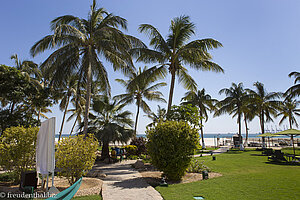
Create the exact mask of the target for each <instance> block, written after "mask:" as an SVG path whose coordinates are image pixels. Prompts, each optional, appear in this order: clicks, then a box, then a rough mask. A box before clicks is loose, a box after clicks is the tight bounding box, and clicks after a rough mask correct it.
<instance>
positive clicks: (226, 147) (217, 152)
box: [194, 146, 230, 157]
mask: <svg viewBox="0 0 300 200" xmlns="http://www.w3.org/2000/svg"><path fill="white" fill-rule="evenodd" d="M229 149H230V146H224V147H221V148H219V149H216V150H213V151H212V153H213V155H215V154H220V153H225V152H227V151H228V150H229ZM210 155H211V154H210V153H204V154H196V155H194V157H201V156H210Z"/></svg>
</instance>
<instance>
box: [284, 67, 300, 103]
mask: <svg viewBox="0 0 300 200" xmlns="http://www.w3.org/2000/svg"><path fill="white" fill-rule="evenodd" d="M293 76H294V77H295V82H294V84H295V85H293V86H292V87H290V88H289V89H287V91H286V92H285V93H284V95H285V96H287V97H288V98H294V97H298V96H300V83H298V82H300V72H291V73H290V74H289V77H293ZM297 83H298V84H297Z"/></svg>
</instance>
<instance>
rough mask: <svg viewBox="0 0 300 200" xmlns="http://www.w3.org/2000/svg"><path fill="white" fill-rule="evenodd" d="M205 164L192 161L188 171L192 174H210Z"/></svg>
mask: <svg viewBox="0 0 300 200" xmlns="http://www.w3.org/2000/svg"><path fill="white" fill-rule="evenodd" d="M203 163H204V161H202V162H199V161H198V160H192V161H191V163H190V165H189V167H188V168H187V170H186V171H187V172H190V173H201V172H202V171H208V172H210V169H209V168H208V167H207V166H206V165H204V164H203Z"/></svg>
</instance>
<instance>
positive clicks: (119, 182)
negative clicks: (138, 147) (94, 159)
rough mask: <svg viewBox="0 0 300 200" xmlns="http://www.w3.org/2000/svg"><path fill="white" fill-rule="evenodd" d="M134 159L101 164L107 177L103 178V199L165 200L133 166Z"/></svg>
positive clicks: (100, 167)
mask: <svg viewBox="0 0 300 200" xmlns="http://www.w3.org/2000/svg"><path fill="white" fill-rule="evenodd" d="M134 163H135V161H134V160H128V161H122V162H121V163H115V164H111V165H105V166H99V167H97V168H98V169H101V171H102V172H103V173H105V174H106V177H105V178H103V187H102V197H103V200H120V199H122V200H137V199H143V200H163V198H162V197H161V195H160V194H159V192H157V191H156V190H155V189H154V188H153V187H151V186H150V185H149V184H148V183H146V181H145V180H144V179H143V178H142V176H141V174H140V173H139V172H138V171H136V170H135V169H133V168H132V167H131V165H132V164H134Z"/></svg>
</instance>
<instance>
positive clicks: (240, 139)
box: [238, 113, 244, 150]
mask: <svg viewBox="0 0 300 200" xmlns="http://www.w3.org/2000/svg"><path fill="white" fill-rule="evenodd" d="M238 121H239V143H240V144H239V145H240V150H244V147H243V140H242V124H241V114H240V113H239V115H238Z"/></svg>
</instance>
